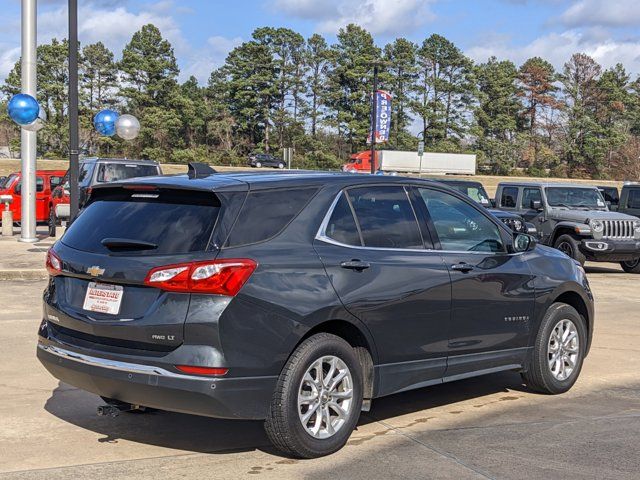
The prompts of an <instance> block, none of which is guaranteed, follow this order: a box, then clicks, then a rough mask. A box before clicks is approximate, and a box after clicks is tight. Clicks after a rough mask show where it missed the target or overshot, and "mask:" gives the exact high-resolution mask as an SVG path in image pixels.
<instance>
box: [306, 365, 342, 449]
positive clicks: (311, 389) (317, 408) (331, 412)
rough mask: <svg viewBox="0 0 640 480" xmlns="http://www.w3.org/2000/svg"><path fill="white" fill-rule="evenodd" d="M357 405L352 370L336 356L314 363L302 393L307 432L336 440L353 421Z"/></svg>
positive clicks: (315, 436)
mask: <svg viewBox="0 0 640 480" xmlns="http://www.w3.org/2000/svg"><path fill="white" fill-rule="evenodd" d="M353 403H354V402H353V377H352V376H351V372H350V371H349V367H347V365H346V364H345V363H344V362H343V361H342V360H341V359H340V358H338V357H335V356H333V355H327V356H323V357H321V358H319V359H317V360H316V361H314V362H313V363H312V364H311V366H310V367H309V368H308V369H307V371H306V372H305V374H304V375H303V377H302V381H301V382H300V388H299V390H298V416H299V418H300V422H301V423H302V426H303V427H304V429H305V431H306V432H307V433H308V434H309V435H311V436H312V437H314V438H318V439H325V438H329V437H332V436H333V435H335V434H336V432H338V431H339V430H340V429H341V428H342V426H343V425H344V424H345V422H346V421H347V419H348V418H349V417H350V415H351V413H352V412H351V410H352V407H353Z"/></svg>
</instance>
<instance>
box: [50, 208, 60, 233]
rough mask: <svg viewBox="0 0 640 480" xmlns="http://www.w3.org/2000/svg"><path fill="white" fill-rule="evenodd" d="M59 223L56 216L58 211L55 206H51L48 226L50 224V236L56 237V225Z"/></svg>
mask: <svg viewBox="0 0 640 480" xmlns="http://www.w3.org/2000/svg"><path fill="white" fill-rule="evenodd" d="M57 224H58V219H57V218H56V212H55V210H54V208H53V206H50V207H49V222H48V226H49V236H50V237H52V238H53V237H55V236H56V225H57Z"/></svg>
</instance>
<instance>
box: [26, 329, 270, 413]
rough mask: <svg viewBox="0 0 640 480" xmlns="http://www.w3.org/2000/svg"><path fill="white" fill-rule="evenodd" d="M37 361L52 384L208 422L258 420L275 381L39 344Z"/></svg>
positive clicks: (51, 344) (47, 343)
mask: <svg viewBox="0 0 640 480" xmlns="http://www.w3.org/2000/svg"><path fill="white" fill-rule="evenodd" d="M37 357H38V359H39V360H40V362H41V363H42V364H43V365H44V367H45V368H46V369H47V370H48V371H49V372H50V373H51V374H52V375H53V376H54V377H56V378H57V379H59V380H61V381H62V382H64V383H67V384H69V385H72V386H74V387H77V388H80V389H82V390H86V391H88V392H91V393H95V394H96V395H100V396H103V397H109V398H114V399H116V400H120V401H122V402H126V403H131V404H135V405H143V406H146V407H152V408H157V409H160V410H168V411H173V412H181V413H189V414H195V415H204V416H208V417H216V418H227V419H244V420H263V419H264V418H266V416H267V414H268V409H269V405H270V402H271V397H272V394H273V391H274V390H275V386H276V381H277V377H241V378H208V377H201V376H193V375H183V374H179V373H174V372H170V371H168V370H165V369H163V368H160V367H157V366H154V365H144V364H140V363H129V362H126V361H120V360H114V359H108V358H104V357H96V356H93V355H90V354H88V353H82V352H79V351H74V350H71V349H69V347H67V346H66V345H61V344H58V343H57V342H52V341H50V340H45V339H42V338H39V342H38V347H37Z"/></svg>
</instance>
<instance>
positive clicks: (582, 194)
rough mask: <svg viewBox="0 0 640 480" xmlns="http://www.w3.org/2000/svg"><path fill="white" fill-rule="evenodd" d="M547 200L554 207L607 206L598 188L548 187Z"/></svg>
mask: <svg viewBox="0 0 640 480" xmlns="http://www.w3.org/2000/svg"><path fill="white" fill-rule="evenodd" d="M546 192H547V202H549V205H550V206H552V207H568V208H605V207H606V204H605V203H604V199H603V198H602V195H601V194H600V192H599V191H598V190H597V189H596V188H575V187H547V189H546Z"/></svg>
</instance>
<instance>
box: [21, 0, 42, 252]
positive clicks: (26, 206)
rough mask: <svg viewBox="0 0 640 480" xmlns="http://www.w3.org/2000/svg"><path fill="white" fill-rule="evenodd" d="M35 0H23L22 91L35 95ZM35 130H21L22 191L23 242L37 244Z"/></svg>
mask: <svg viewBox="0 0 640 480" xmlns="http://www.w3.org/2000/svg"><path fill="white" fill-rule="evenodd" d="M36 10H37V4H36V0H22V59H21V83H22V93H26V94H28V95H31V96H32V97H34V98H36V97H37V93H36V89H37V83H36V82H37V78H36V42H37V23H36ZM36 147H37V137H36V132H33V131H29V130H26V129H24V128H21V129H20V157H21V162H22V190H21V192H20V195H21V202H22V203H21V217H22V218H21V220H20V222H21V223H20V241H21V242H27V243H34V242H37V241H38V237H36Z"/></svg>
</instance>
